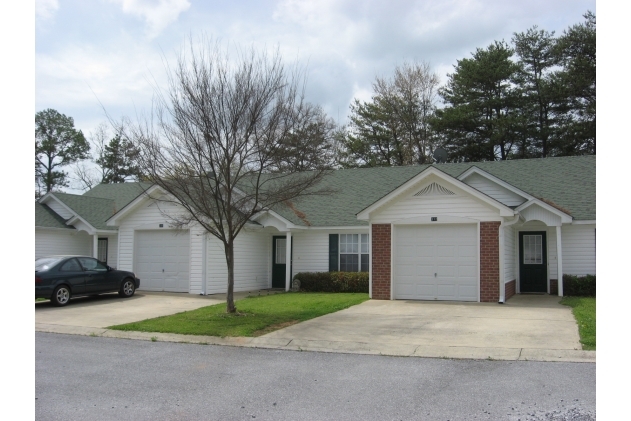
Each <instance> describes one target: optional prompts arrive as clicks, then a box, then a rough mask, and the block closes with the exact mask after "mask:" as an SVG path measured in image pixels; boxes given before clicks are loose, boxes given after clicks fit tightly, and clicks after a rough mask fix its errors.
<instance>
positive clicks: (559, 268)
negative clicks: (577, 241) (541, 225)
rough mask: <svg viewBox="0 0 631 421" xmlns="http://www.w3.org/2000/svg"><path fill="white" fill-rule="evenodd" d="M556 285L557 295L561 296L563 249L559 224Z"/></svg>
mask: <svg viewBox="0 0 631 421" xmlns="http://www.w3.org/2000/svg"><path fill="white" fill-rule="evenodd" d="M556 228H557V285H558V289H559V297H563V249H562V247H561V226H560V225H558V226H557V227H556Z"/></svg>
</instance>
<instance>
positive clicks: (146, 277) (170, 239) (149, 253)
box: [134, 230, 190, 292]
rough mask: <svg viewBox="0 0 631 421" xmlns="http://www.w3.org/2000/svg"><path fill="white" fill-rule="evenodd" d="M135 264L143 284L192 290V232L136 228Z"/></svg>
mask: <svg viewBox="0 0 631 421" xmlns="http://www.w3.org/2000/svg"><path fill="white" fill-rule="evenodd" d="M135 240H136V251H135V255H136V258H135V260H136V264H135V265H134V270H135V272H136V276H137V277H138V278H140V288H139V289H144V290H148V291H170V292H189V289H190V288H189V270H188V268H189V262H190V235H189V232H188V231H180V232H178V233H177V234H175V231H171V230H169V231H166V230H162V231H136V233H135Z"/></svg>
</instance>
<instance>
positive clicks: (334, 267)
mask: <svg viewBox="0 0 631 421" xmlns="http://www.w3.org/2000/svg"><path fill="white" fill-rule="evenodd" d="M339 244H340V242H339V240H338V235H337V234H329V272H337V271H338V270H339V267H338V264H337V263H338V255H339Z"/></svg>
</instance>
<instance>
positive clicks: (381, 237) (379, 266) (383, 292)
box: [372, 224, 392, 300]
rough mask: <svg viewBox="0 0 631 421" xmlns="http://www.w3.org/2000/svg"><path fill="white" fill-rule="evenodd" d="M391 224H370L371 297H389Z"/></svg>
mask: <svg viewBox="0 0 631 421" xmlns="http://www.w3.org/2000/svg"><path fill="white" fill-rule="evenodd" d="M391 242H392V226H391V225H390V224H373V225H372V298H373V299H374V300H389V299H390V284H391V279H390V274H391V273H392V272H391V270H390V269H391V265H392V259H391V255H390V254H391Z"/></svg>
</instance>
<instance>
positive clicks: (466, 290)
mask: <svg viewBox="0 0 631 421" xmlns="http://www.w3.org/2000/svg"><path fill="white" fill-rule="evenodd" d="M458 296H459V297H460V299H462V300H463V301H477V300H478V289H477V288H476V287H474V286H469V285H459V286H458Z"/></svg>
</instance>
